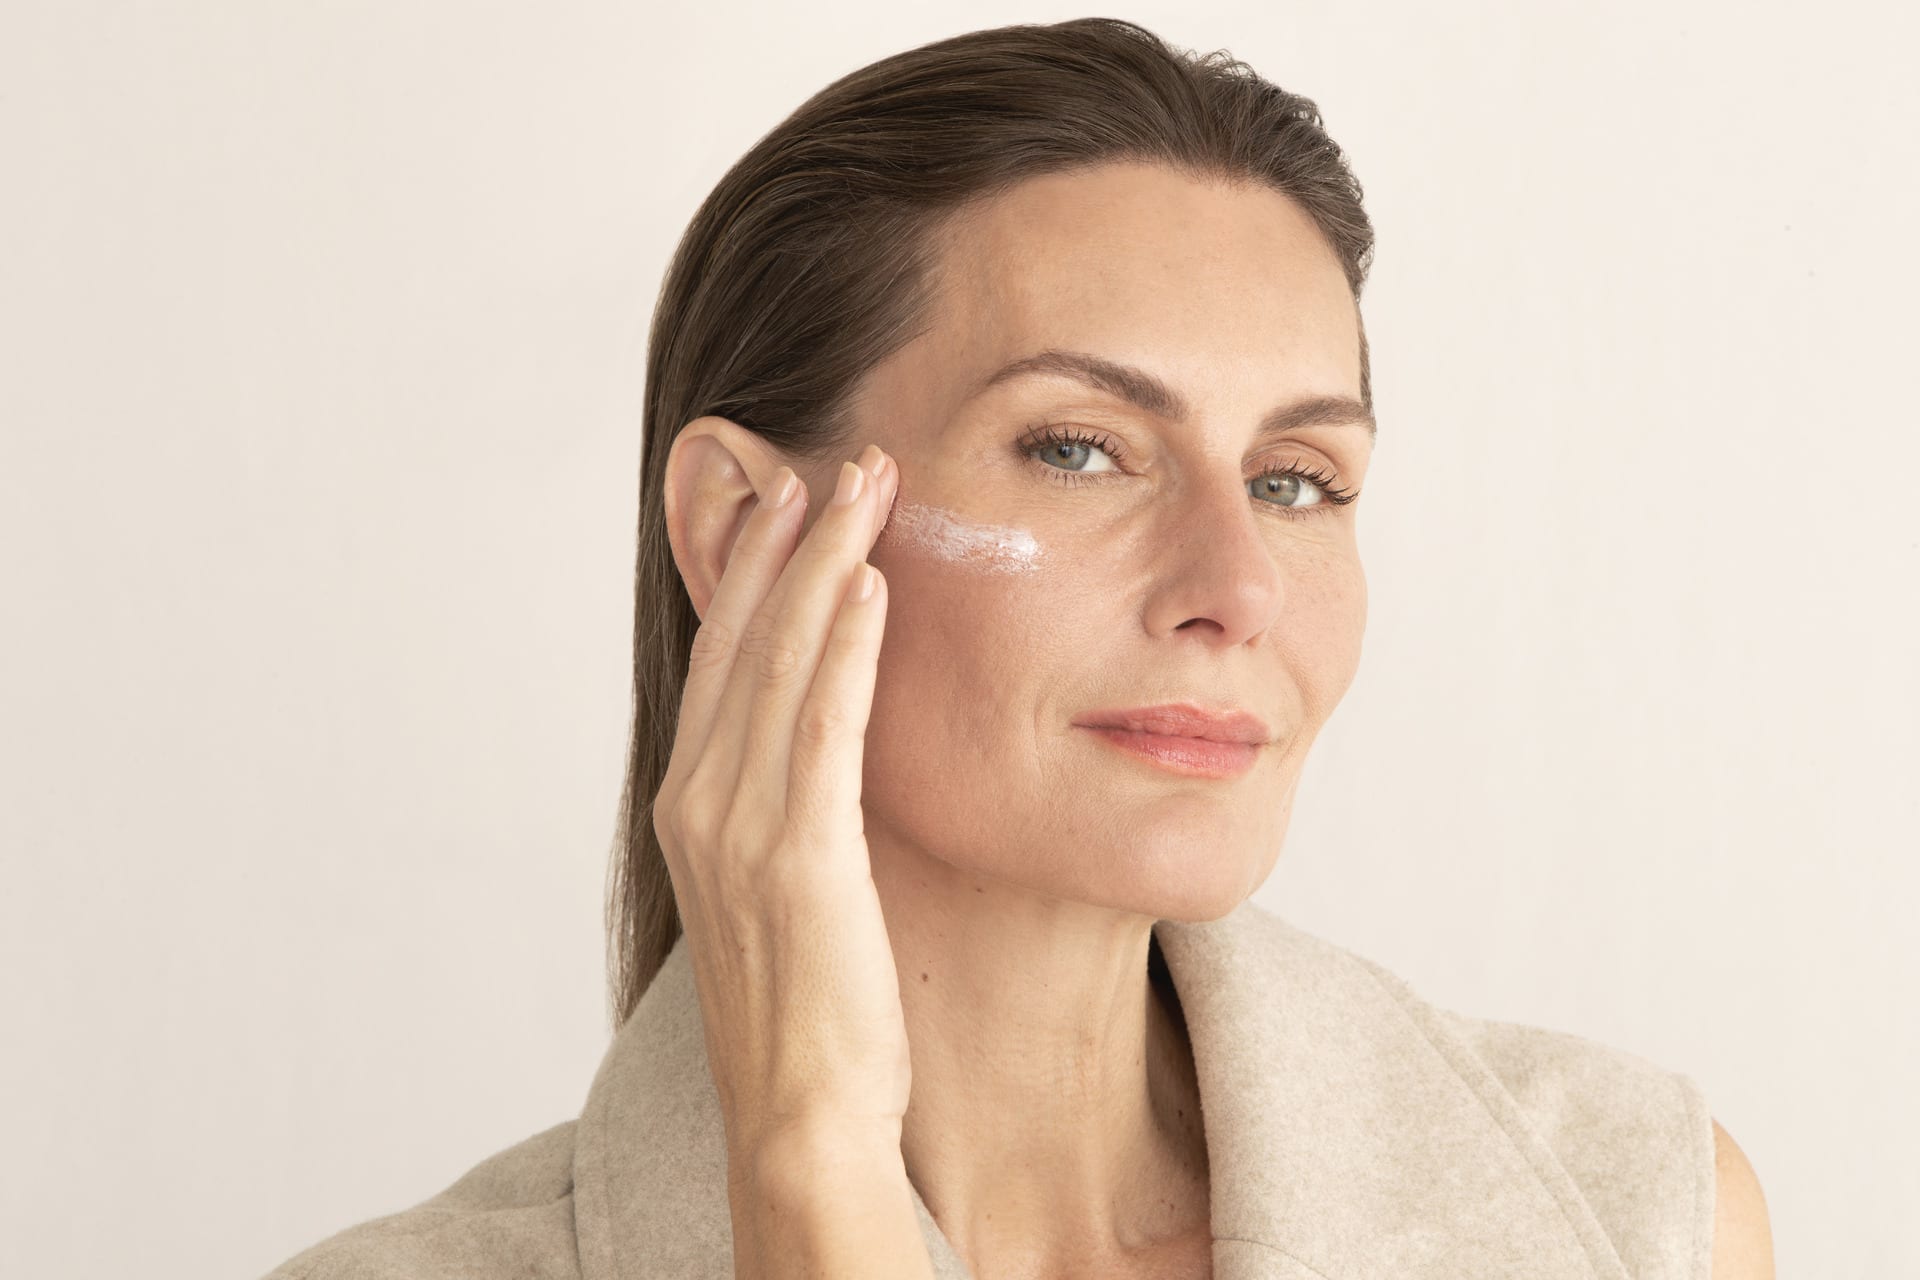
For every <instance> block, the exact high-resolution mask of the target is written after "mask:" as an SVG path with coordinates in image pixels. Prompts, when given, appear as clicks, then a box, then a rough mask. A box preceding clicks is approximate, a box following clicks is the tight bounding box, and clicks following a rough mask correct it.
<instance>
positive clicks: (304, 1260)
mask: <svg viewBox="0 0 1920 1280" xmlns="http://www.w3.org/2000/svg"><path fill="white" fill-rule="evenodd" d="M578 1123H579V1122H578V1121H577V1120H568V1121H565V1122H564V1123H561V1124H557V1125H554V1126H553V1127H552V1128H550V1129H546V1130H543V1131H541V1132H540V1133H536V1134H534V1135H533V1136H532V1137H530V1138H526V1139H524V1140H522V1141H520V1142H517V1143H515V1144H514V1145H512V1146H510V1147H508V1148H506V1149H505V1150H503V1151H498V1152H495V1153H494V1154H493V1155H490V1156H488V1157H487V1158H486V1159H485V1160H482V1161H481V1162H480V1163H479V1164H477V1165H475V1166H474V1167H473V1168H471V1169H469V1170H467V1172H466V1173H464V1174H462V1175H461V1176H460V1177H459V1178H458V1179H457V1180H456V1181H455V1182H454V1183H453V1185H451V1186H449V1187H448V1188H446V1190H444V1191H441V1192H439V1193H438V1194H436V1195H434V1196H432V1197H430V1198H429V1199H426V1200H423V1201H421V1202H420V1203H419V1204H416V1205H414V1206H412V1207H411V1208H407V1209H403V1210H401V1211H399V1212H397V1213H390V1214H384V1215H382V1216H380V1217H377V1218H370V1219H368V1220H367V1221H365V1222H360V1223H355V1224H354V1225H352V1226H349V1227H346V1228H344V1229H343V1230H340V1231H337V1232H335V1233H334V1234H333V1235H330V1236H328V1237H327V1238H325V1239H324V1240H321V1241H319V1242H318V1243H317V1244H314V1245H312V1246H310V1247H308V1248H306V1249H304V1250H302V1251H301V1252H300V1253H298V1254H295V1255H294V1256H293V1257H291V1258H289V1259H287V1260H286V1261H285V1262H283V1263H281V1264H280V1265H279V1266H278V1267H275V1268H274V1269H273V1270H272V1271H271V1272H269V1273H268V1274H267V1276H266V1277H265V1280H440V1278H441V1277H445V1278H446V1280H454V1278H455V1277H458V1278H459V1280H494V1278H495V1277H498V1278H499V1280H507V1278H508V1277H512V1278H513V1280H527V1278H537V1280H577V1278H578V1277H579V1275H580V1259H579V1251H578V1246H577V1244H576V1239H575V1235H574V1226H573V1138H574V1129H575V1126H576V1125H577V1124H578Z"/></svg>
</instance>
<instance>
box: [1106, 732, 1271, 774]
mask: <svg viewBox="0 0 1920 1280" xmlns="http://www.w3.org/2000/svg"><path fill="white" fill-rule="evenodd" d="M1076 727H1077V728H1081V729H1085V730H1086V731H1087V732H1088V733H1091V734H1094V735H1096V736H1098V737H1101V738H1104V739H1106V740H1107V741H1108V742H1110V743H1112V744H1113V745H1114V746H1116V747H1118V748H1120V749H1121V750H1122V751H1125V752H1128V753H1130V754H1132V755H1135V756H1138V757H1139V758H1141V759H1143V760H1147V761H1150V762H1152V763H1154V764H1157V765H1159V766H1160V767H1161V768H1163V769H1166V770H1169V771H1170V772H1173V773H1179V774H1185V775H1187V776H1188V777H1195V778H1237V777H1239V776H1240V775H1241V774H1243V773H1245V772H1246V771H1247V770H1248V769H1251V768H1252V767H1253V761H1254V758H1255V757H1256V756H1258V755H1259V754H1260V748H1259V747H1257V746H1255V745H1254V744H1252V743H1250V742H1214V741H1212V740H1210V739H1207V738H1183V737H1174V736H1173V735H1171V734H1165V733H1136V732H1134V731H1132V730H1129V729H1115V728H1111V727H1109V726H1107V725H1084V724H1083V725H1078V726H1076Z"/></svg>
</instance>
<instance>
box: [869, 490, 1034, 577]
mask: <svg viewBox="0 0 1920 1280" xmlns="http://www.w3.org/2000/svg"><path fill="white" fill-rule="evenodd" d="M878 541H879V542H880V543H881V544H882V545H884V546H887V547H890V548H893V549H895V550H899V551H903V552H907V553H909V554H912V555H919V556H925V557H928V558H930V559H933V560H938V561H942V562H944V563H947V564H951V565H953V566H954V567H956V568H960V569H965V570H968V571H970V572H974V573H983V574H993V575H996V576H998V575H1005V574H1020V575H1025V574H1031V573H1035V572H1037V571H1038V570H1039V569H1040V568H1041V567H1042V566H1043V565H1044V564H1045V563H1046V559H1047V557H1046V554H1045V552H1044V550H1043V549H1042V548H1041V546H1040V542H1039V539H1037V538H1036V537H1035V536H1034V535H1033V532H1032V531H1031V530H1029V529H1024V528H1021V527H1019V526H1017V525H999V524H985V523H982V522H980V521H976V520H969V519H967V518H966V517H964V516H962V515H960V514H959V513H958V512H954V511H950V510H948V509H947V508H945V507H939V506H935V505H933V504H931V503H921V502H908V501H906V500H905V499H896V500H895V501H894V504H893V510H892V512H891V513H890V514H889V516H888V518H887V523H886V525H885V526H884V527H883V528H882V529H881V530H880V537H879V539H878Z"/></svg>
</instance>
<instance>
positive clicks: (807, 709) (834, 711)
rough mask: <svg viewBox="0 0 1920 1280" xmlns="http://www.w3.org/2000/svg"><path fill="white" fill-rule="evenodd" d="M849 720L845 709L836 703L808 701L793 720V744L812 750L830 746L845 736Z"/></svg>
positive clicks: (814, 699)
mask: <svg viewBox="0 0 1920 1280" xmlns="http://www.w3.org/2000/svg"><path fill="white" fill-rule="evenodd" d="M850 719H851V717H849V716H848V714H847V711H846V708H844V707H842V706H840V705H838V704H837V703H833V702H828V701H825V700H824V699H820V698H813V699H810V700H809V701H808V703H807V705H806V706H804V707H802V708H801V709H800V714H799V716H798V718H796V719H795V720H794V723H793V740H794V743H795V745H797V746H804V747H812V748H821V747H829V746H832V745H834V744H835V743H837V742H839V741H841V740H842V738H843V737H844V736H845V734H846V732H847V727H848V723H849V720H850Z"/></svg>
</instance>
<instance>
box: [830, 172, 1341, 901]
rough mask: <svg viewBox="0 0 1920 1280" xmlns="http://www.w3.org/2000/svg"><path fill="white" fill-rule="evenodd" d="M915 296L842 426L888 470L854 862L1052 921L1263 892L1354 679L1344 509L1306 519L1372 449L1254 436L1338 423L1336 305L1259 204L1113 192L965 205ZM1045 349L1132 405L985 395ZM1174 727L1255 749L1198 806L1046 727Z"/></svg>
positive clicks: (1291, 209) (1297, 242) (1173, 193)
mask: <svg viewBox="0 0 1920 1280" xmlns="http://www.w3.org/2000/svg"><path fill="white" fill-rule="evenodd" d="M943 267H944V269H943V272H942V275H941V286H942V289H943V296H942V297H941V299H940V301H939V302H938V304H937V305H936V308H935V316H936V317H937V319H936V323H935V327H934V328H933V329H932V330H931V331H929V332H928V333H926V334H924V335H922V336H921V337H920V338H918V339H917V340H916V341H915V342H914V343H913V344H911V345H910V346H909V347H907V348H905V349H903V350H902V351H900V352H899V353H897V354H896V355H895V356H894V357H893V358H891V359H890V360H888V361H887V362H886V363H885V364H883V365H881V366H880V367H878V368H877V369H876V370H874V371H873V373H872V374H871V375H870V376H869V378H868V379H867V380H866V382H865V383H864V384H863V386H862V391H861V396H860V399H859V402H858V405H857V411H858V415H859V420H860V421H861V423H862V424H863V426H864V429H865V431H866V433H867V434H866V435H865V436H864V437H863V438H862V439H860V440H859V441H858V442H857V445H864V444H865V443H867V442H868V441H873V442H877V443H878V444H879V445H880V446H881V447H882V448H884V449H886V450H887V451H888V452H889V453H890V454H892V455H893V457H894V459H895V460H896V461H897V463H898V464H899V468H900V482H899V495H898V498H897V501H896V503H895V506H894V509H893V513H892V516H891V518H890V520H889V523H888V525H887V527H886V528H885V529H883V530H882V532H881V534H880V538H879V541H878V543H877V544H876V546H875V547H874V550H873V552H872V555H871V557H870V559H871V561H872V563H873V564H874V565H876V566H877V567H878V568H879V569H880V570H881V571H882V572H883V573H884V574H885V575H886V579H887V591H888V606H887V608H888V614H887V623H886V639H885V642H884V646H883V648H882V652H881V657H880V666H879V672H878V680H877V684H876V687H875V692H874V703H873V710H872V714H871V718H870V720H869V727H868V731H867V738H866V758H865V780H864V793H863V805H864V808H865V811H866V822H867V834H868V838H869V841H870V842H872V844H873V845H874V848H875V850H876V856H884V855H883V851H884V850H886V849H888V848H908V849H913V850H917V851H918V852H919V853H921V854H923V855H925V856H929V857H932V858H935V859H938V860H940V861H942V862H944V863H947V864H949V865H950V866H952V867H953V868H955V869H957V870H960V871H962V872H969V873H977V874H979V875H982V876H987V877H992V878H995V879H997V880H1000V881H1003V882H1007V883H1009V884H1011V885H1015V886H1020V887H1024V888H1026V889H1029V890H1032V891H1037V892H1040V893H1043V894H1047V895H1051V896H1054V897H1059V898H1066V899H1071V900H1076V901H1082V902H1088V903H1096V904H1101V905H1106V906H1110V907H1114V908H1117V909H1123V910H1128V911H1135V912H1139V913H1141V914H1144V915H1148V916H1152V917H1154V918H1161V917H1171V918H1176V919H1214V918H1217V917H1219V916H1221V915H1224V914H1225V913H1226V912H1228V911H1230V910H1231V909H1232V908H1233V907H1234V906H1236V905H1237V904H1238V903H1239V902H1241V901H1242V900H1243V899H1245V898H1246V897H1247V896H1248V895H1249V894H1251V893H1252V892H1253V891H1254V889H1256V888H1257V887H1258V886H1259V884H1260V883H1261V882H1262V881H1263V880H1264V879H1265V878H1266V877H1267V875H1268V873H1269V872H1270V871H1271V870H1272V867H1273V863H1274V860H1275V858H1276V857H1277V856H1278V854H1279V850H1280V846H1281V843H1282V841H1283V838H1284V836H1285V833H1286V829H1287V825H1288V821H1289V819H1290V816H1291V813H1292V802H1293V794H1294V789H1295V787H1296V785H1297V784H1298V782H1299V778H1300V772H1301V767H1302V765H1303V763H1304V761H1305V758H1306V754H1307V751H1308V748H1309V747H1310V746H1311V745H1312V743H1313V740H1314V737H1315V735H1316V734H1318V733H1319V731H1320V727H1321V725H1323V724H1325V723H1326V721H1327V718H1328V717H1329V716H1330V715H1331V714H1332V713H1333V709H1334V707H1335V706H1336V705H1337V704H1338V703H1339V701H1340V699H1341V697H1342V696H1343V695H1344V693H1345V692H1346V689H1347V687H1348V685H1349V683H1350V682H1351V681H1352V678H1353V675H1354V671H1355V669H1356V667H1357V666H1358V664H1359V661H1360V645H1361V636H1362V633H1363V631H1364V629H1365V625H1366V609H1367V596H1366V578H1365V576H1364V574H1363V573H1362V570H1361V566H1360V556H1359V550H1358V547H1357V545H1356V541H1355V521H1356V515H1357V513H1358V510H1359V508H1358V506H1357V505H1355V504H1348V505H1338V504H1336V503H1334V502H1333V501H1332V499H1331V498H1330V497H1329V496H1328V495H1329V493H1334V494H1339V495H1342V496H1344V495H1346V494H1349V493H1352V492H1354V491H1357V490H1358V489H1359V488H1360V487H1361V484H1362V482H1363V481H1364V478H1365V473H1366V468H1367V463H1368V460H1369V455H1370V453H1371V448H1372V439H1371V434H1370V431H1369V429H1368V427H1367V426H1366V424H1365V422H1364V421H1332V422H1321V423H1317V424H1316V423H1312V422H1309V423H1308V424H1307V425H1303V426H1298V427H1295V428H1294V429H1291V430H1288V431H1285V432H1284V433H1282V434H1279V435H1274V436H1271V437H1269V438H1262V437H1261V436H1260V434H1259V432H1258V429H1259V427H1260V426H1261V423H1262V420H1263V419H1266V418H1268V417H1269V415H1271V414H1273V413H1274V412H1275V411H1276V410H1285V409H1287V408H1289V407H1292V406H1295V405H1297V404H1298V403H1299V402H1302V401H1306V400H1310V399H1315V398H1320V397H1333V398H1340V399H1350V400H1354V401H1357V400H1358V399H1359V397H1360V357H1359V330H1358V325H1357V320H1356V315H1355V308H1354V302H1353V298H1352V294H1351V292H1350V290H1349V288H1348V286H1347V282H1346V279H1345V276H1344V275H1343V274H1342V272H1341V269H1340V265H1339V262H1338V260H1337V259H1336V257H1335V256H1334V254H1333V251H1332V250H1331V249H1330V248H1329V247H1328V246H1327V244H1326V242H1325V241H1324V240H1323V239H1322V237H1321V235H1320V233H1319V232H1318V230H1317V229H1316V228H1315V226H1314V225H1313V223H1312V222H1311V220H1310V219H1309V218H1308V217H1307V216H1306V215H1305V214H1304V213H1302V212H1301V211H1300V210H1299V208H1298V207H1297V206H1296V205H1294V204H1293V203H1292V202H1291V201H1289V200H1288V199H1287V198H1285V197H1283V196H1281V195H1279V194H1277V193H1275V192H1273V191H1271V190H1268V189H1266V188H1263V187H1248V188H1244V189H1239V190H1232V189H1228V188H1225V187H1221V186H1217V185H1212V184H1209V183H1201V182H1196V181H1193V180H1191V179H1188V178H1186V177H1183V176H1181V175H1179V174H1177V173H1175V172H1173V171H1172V170H1169V169H1164V168H1159V167H1149V166H1139V165H1126V166H1109V167H1104V168H1100V169H1096V170H1090V171H1085V172H1082V173H1078V174H1073V175H1059V176H1050V177H1045V178H1040V179H1036V180H1032V181H1029V182H1027V183H1025V184H1024V185H1022V186H1020V187H1018V188H1017V189H1015V190H1014V191H1012V192H1011V193H1009V194H1008V195H1006V196H1003V197H1000V198H997V199H995V200H994V201H992V202H990V203H987V204H983V205H981V206H980V207H978V209H977V210H975V211H974V212H973V213H971V214H970V215H969V216H968V217H967V218H966V219H964V220H963V221H961V222H958V223H956V224H955V225H954V227H953V228H952V230H951V231H950V233H949V236H948V238H947V239H946V241H945V258H944V264H943ZM1047 351H1053V352H1069V353H1080V354H1082V355H1089V356H1096V357H1099V358H1100V359H1101V360H1103V361H1106V362H1110V363H1111V364H1112V365H1115V366H1130V367H1131V368H1132V369H1135V370H1138V371H1139V373H1138V374H1137V375H1134V381H1135V383H1136V386H1135V391H1136V394H1135V395H1133V396H1131V397H1130V396H1128V395H1126V394H1124V393H1123V391H1122V389H1121V386H1120V385H1119V384H1116V383H1113V382H1112V380H1111V379H1109V385H1108V386H1106V387H1104V388H1103V387H1102V386H1100V385H1097V382H1098V379H1095V380H1091V381H1090V380H1088V379H1085V378H1081V377H1077V376H1074V375H1073V374H1072V373H1070V372H1065V371H1060V370H1058V369H1056V370H1055V371H1051V372H1049V371H1045V370H1042V371H1040V372H1034V373H1027V374H1024V375H1017V376H1012V377H1007V378H1004V379H1001V380H998V381H996V382H994V383H993V385H990V386H985V387H982V385H981V384H982V383H983V382H985V381H987V380H988V379H989V378H990V377H991V375H993V374H994V373H995V371H997V370H1000V369H1001V368H1002V367H1003V366H1005V365H1006V364H1007V363H1008V362H1010V361H1015V360H1021V359H1025V358H1027V357H1031V356H1034V355H1036V354H1038V353H1041V352H1047ZM1149 380H1151V381H1153V382H1157V383H1158V384H1161V385H1162V386H1163V387H1164V389H1165V392H1166V393H1170V394H1169V395H1165V396H1162V397H1161V401H1162V402H1160V403H1155V398H1154V397H1153V396H1152V395H1150V394H1147V392H1146V390H1145V386H1144V384H1145V383H1147V382H1148V381H1149ZM1136 401H1142V402H1144V403H1136ZM1335 416H1336V417H1337V416H1338V415H1335ZM1023 451H1024V453H1023ZM837 465H838V463H837V462H836V463H835V464H834V468H837ZM834 468H827V469H826V470H825V471H824V472H823V476H824V480H823V483H824V486H825V489H830V488H831V486H832V483H833V472H834ZM1269 470H1291V471H1294V472H1296V473H1312V474H1313V475H1316V476H1318V477H1320V478H1321V479H1320V481H1319V482H1317V483H1316V482H1315V481H1313V480H1307V479H1301V478H1299V476H1298V475H1295V476H1285V477H1280V478H1278V479H1274V480H1262V479H1260V477H1261V475H1262V473H1263V472H1266V471H1269ZM816 492H820V493H822V494H824V489H821V488H818V487H816ZM824 501H825V499H824V496H822V497H821V498H820V499H819V501H818V502H817V503H816V504H814V505H813V507H812V508H811V509H810V511H809V521H810V520H811V519H812V517H813V514H814V512H815V511H817V510H818V509H820V506H821V505H823V504H824ZM1183 701H1191V702H1196V703H1199V704H1202V705H1204V706H1209V707H1239V708H1243V709H1245V710H1247V711H1250V712H1252V713H1253V714H1254V715H1256V716H1258V717H1259V718H1260V719H1261V720H1262V721H1264V722H1265V724H1266V725H1267V726H1268V728H1269V729H1270V730H1271V733H1272V740H1271V741H1270V742H1268V743H1267V744H1266V745H1264V746H1261V747H1259V748H1257V749H1256V751H1255V752H1254V758H1253V762H1252V765H1251V767H1250V768H1248V769H1247V770H1246V771H1245V772H1244V773H1242V774H1240V775H1239V776H1237V777H1231V778H1219V777H1195V776H1190V775H1182V774H1178V773H1174V772H1171V771H1168V770H1166V769H1164V768H1161V767H1159V766H1157V765H1154V764H1152V763H1149V762H1147V761H1145V760H1143V759H1141V758H1138V757H1137V756H1135V755H1132V754H1130V753H1128V752H1125V751H1123V750H1120V749H1118V748H1116V747H1115V746H1113V745H1111V744H1110V743H1109V742H1108V741H1107V740H1106V739H1105V738H1103V737H1102V736H1100V735H1098V734H1096V733H1094V732H1093V731H1091V730H1089V729H1087V728H1083V727H1079V726H1076V724H1075V721H1076V719H1078V718H1080V717H1082V716H1084V715H1085V714H1086V713H1088V712H1092V711H1096V710H1101V709H1108V708H1129V707H1138V706H1145V705H1152V704H1158V703H1168V702H1183Z"/></svg>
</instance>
